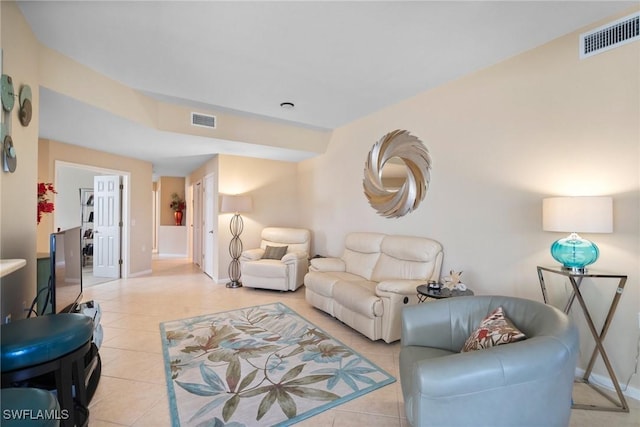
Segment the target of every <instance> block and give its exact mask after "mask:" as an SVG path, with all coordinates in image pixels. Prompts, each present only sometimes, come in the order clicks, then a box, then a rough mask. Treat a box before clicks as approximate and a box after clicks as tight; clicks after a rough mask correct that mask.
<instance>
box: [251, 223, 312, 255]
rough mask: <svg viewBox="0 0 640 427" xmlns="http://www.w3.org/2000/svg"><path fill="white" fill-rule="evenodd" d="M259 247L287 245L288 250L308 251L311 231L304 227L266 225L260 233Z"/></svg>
mask: <svg viewBox="0 0 640 427" xmlns="http://www.w3.org/2000/svg"><path fill="white" fill-rule="evenodd" d="M261 237H262V242H261V243H260V247H261V248H262V249H266V247H267V245H269V246H282V245H288V246H289V252H305V253H308V252H309V244H310V238H311V232H310V231H309V230H307V229H304V228H287V227H266V228H264V229H263V230H262V233H261Z"/></svg>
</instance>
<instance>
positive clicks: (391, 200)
mask: <svg viewBox="0 0 640 427" xmlns="http://www.w3.org/2000/svg"><path fill="white" fill-rule="evenodd" d="M395 158H397V159H399V160H400V161H401V162H402V163H404V166H406V179H404V182H403V183H402V185H401V186H399V188H397V189H389V188H388V187H385V185H384V183H383V174H382V171H383V169H384V166H385V164H386V163H387V162H388V161H389V160H390V159H395ZM430 170H431V156H430V155H429V151H428V150H427V147H425V145H424V144H423V143H422V141H420V140H419V139H418V138H417V137H415V136H413V135H411V134H410V133H409V132H408V131H406V130H399V129H398V130H394V131H393V132H389V133H388V134H386V135H385V136H383V137H382V138H381V139H380V140H379V141H378V142H376V143H375V144H373V147H372V148H371V151H370V152H369V156H368V157H367V162H366V164H365V168H364V180H363V183H362V184H363V186H364V194H365V195H366V196H367V200H369V204H370V205H371V206H372V207H373V208H374V209H375V210H376V211H377V212H378V214H380V215H382V216H385V217H387V218H399V217H401V216H404V215H406V214H408V213H409V212H411V211H413V210H415V209H416V208H417V207H418V205H420V202H422V200H424V196H425V195H426V194H427V188H428V187H429V179H430Z"/></svg>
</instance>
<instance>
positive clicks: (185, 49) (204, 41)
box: [19, 1, 638, 176]
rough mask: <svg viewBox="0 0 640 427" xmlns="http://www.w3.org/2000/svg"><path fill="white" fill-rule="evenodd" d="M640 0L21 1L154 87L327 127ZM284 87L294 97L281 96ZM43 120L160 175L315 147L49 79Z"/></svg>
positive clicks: (65, 49)
mask: <svg viewBox="0 0 640 427" xmlns="http://www.w3.org/2000/svg"><path fill="white" fill-rule="evenodd" d="M637 4H638V2H637V1H631V2H615V1H586V2H580V1H534V2H527V1H510V2H504V1H498V2H490V1H472V2H461V1H460V2H458V1H455V2H452V1H446V2H445V1H440V2H438V1H411V2H400V1H389V2H367V1H355V2H346V1H332V2H310V1H300V2H295V1H284V2H272V1H258V2H246V1H235V2H231V1H228V2H222V1H205V2H191V1H152V2H120V1H118V2H115V1H109V2H98V1H85V2H80V1H72V2H62V1H44V2H36V1H25V2H19V5H20V8H21V10H22V13H23V14H24V16H25V18H26V19H27V21H28V23H29V25H30V26H31V28H32V30H33V31H34V33H35V34H36V36H37V37H38V39H39V41H40V42H41V43H43V44H44V45H46V46H48V47H50V48H52V49H54V50H56V51H59V52H61V53H62V54H64V55H66V56H69V57H70V58H72V59H74V60H76V61H77V62H79V63H82V64H85V65H86V66H88V67H90V68H92V69H94V70H97V71H98V72H100V73H102V74H105V75H107V76H109V77H111V78H113V79H115V80H117V81H119V82H121V83H123V84H125V85H127V86H130V87H132V88H134V89H137V90H139V91H141V92H143V93H145V94H147V95H150V96H153V97H156V98H158V99H161V100H164V101H171V102H173V103H177V104H183V105H191V106H194V105H195V106H210V107H211V108H214V109H224V110H228V111H234V112H236V113H238V114H250V115H259V116H263V117H268V118H272V119H274V120H279V121H282V120H284V121H287V122H291V123H293V124H296V125H300V126H305V127H311V128H318V129H333V128H336V127H339V126H341V125H344V124H346V123H349V122H351V121H353V120H355V119H358V118H360V117H363V116H365V115H367V114H370V113H372V112H374V111H377V110H379V109H381V108H383V107H385V106H388V105H391V104H394V103H397V102H399V101H401V100H403V99H406V98H408V97H411V96H413V95H415V94H417V93H420V92H423V91H425V90H428V89H430V88H433V87H435V86H438V85H441V84H443V83H446V82H448V81H451V80H454V79H457V78H459V77H461V76H464V75H466V74H469V73H473V72H475V71H477V70H480V69H482V68H485V67H488V66H490V65H492V64H495V63H498V62H500V61H503V60H505V59H507V58H509V57H511V56H514V55H517V54H519V53H521V52H524V51H526V50H529V49H532V48H534V47H536V46H539V45H541V44H544V43H546V42H548V41H550V40H553V39H555V38H557V37H560V36H562V35H564V34H567V33H569V32H572V31H575V30H576V29H578V28H580V27H583V26H585V25H588V24H590V23H592V22H594V21H597V20H599V19H601V18H606V17H608V16H611V15H613V14H616V13H619V12H621V11H624V10H625V9H627V8H629V7H632V6H633V5H637ZM576 55H578V52H577V51H576ZM283 101H289V102H293V103H295V108H294V109H291V110H286V109H283V108H281V107H280V103H281V102H283ZM78 117H81V118H82V120H78ZM72 118H73V120H72ZM40 134H41V136H42V137H45V138H51V139H55V140H59V141H63V142H68V143H71V144H76V145H86V146H92V147H93V148H100V149H101V150H103V151H112V152H117V153H120V154H124V155H128V156H131V157H135V158H140V159H145V160H149V161H151V162H153V163H154V171H155V173H156V174H158V175H173V176H184V175H186V174H188V173H189V172H190V171H191V170H193V169H194V168H196V167H198V166H199V165H201V164H202V163H203V162H204V161H206V160H207V159H208V158H210V157H211V156H212V155H214V154H215V153H218V152H221V153H229V154H242V155H251V156H255V157H265V158H274V159H283V160H291V161H297V160H300V159H303V158H306V157H309V156H311V155H312V154H311V153H306V152H297V151H293V150H281V149H277V148H275V147H274V148H270V147H257V146H255V145H250V144H244V145H241V146H240V148H236V145H235V144H230V143H229V142H228V141H219V140H215V139H210V138H200V137H193V136H187V135H175V134H169V133H167V132H160V131H158V130H154V129H148V128H146V127H144V126H141V125H138V124H134V123H132V122H129V121H127V120H124V119H121V118H117V117H115V116H113V115H111V114H109V113H106V112H105V111H102V110H99V109H96V108H94V107H90V106H87V105H86V104H83V103H81V102H78V101H75V100H73V99H69V98H68V97H65V96H62V95H60V94H58V93H56V92H53V91H51V90H46V89H43V90H42V92H41V106H40ZM152 141H160V142H159V143H158V142H154V143H153V144H152V143H151V142H152Z"/></svg>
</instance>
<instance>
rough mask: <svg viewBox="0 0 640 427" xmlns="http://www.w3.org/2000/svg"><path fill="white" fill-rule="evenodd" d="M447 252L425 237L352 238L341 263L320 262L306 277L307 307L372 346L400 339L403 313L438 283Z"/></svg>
mask: <svg viewBox="0 0 640 427" xmlns="http://www.w3.org/2000/svg"><path fill="white" fill-rule="evenodd" d="M442 256H443V253H442V246H441V245H440V243H438V242H436V241H435V240H431V239H427V238H424V237H413V236H392V235H386V234H380V233H350V234H349V235H347V237H346V240H345V249H344V253H343V255H342V257H341V258H315V259H312V260H311V267H310V269H309V273H307V275H306V276H305V277H304V284H305V288H306V289H305V298H306V300H307V302H309V303H310V304H311V305H313V306H314V307H316V308H319V309H320V310H323V311H325V312H327V313H329V314H330V315H332V316H334V317H335V318H337V319H339V320H341V321H342V322H343V323H345V324H347V325H349V326H350V327H352V328H354V329H356V330H357V331H359V332H360V333H362V334H363V335H365V336H367V337H368V338H369V339H371V340H379V339H383V340H385V341H386V342H393V341H396V340H398V339H400V329H401V317H400V314H401V312H402V308H403V307H405V306H407V305H411V304H417V303H418V298H417V293H416V287H417V286H418V285H421V284H424V283H427V282H428V281H429V280H436V281H439V279H440V269H441V267H442Z"/></svg>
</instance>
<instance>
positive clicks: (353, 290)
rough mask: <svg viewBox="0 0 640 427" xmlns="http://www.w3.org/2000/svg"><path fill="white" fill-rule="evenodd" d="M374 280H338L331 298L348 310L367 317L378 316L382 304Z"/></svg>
mask: <svg viewBox="0 0 640 427" xmlns="http://www.w3.org/2000/svg"><path fill="white" fill-rule="evenodd" d="M376 286H377V283H376V282H371V281H368V280H360V281H357V282H346V281H338V282H337V283H336V284H335V285H334V286H333V299H334V300H335V301H336V302H337V303H339V304H340V305H342V306H343V307H345V308H348V309H349V310H353V311H355V312H356V313H360V314H362V315H364V316H367V317H369V318H371V319H372V318H374V317H380V316H382V314H383V312H384V306H383V304H382V300H381V299H380V297H378V296H377V295H376Z"/></svg>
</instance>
